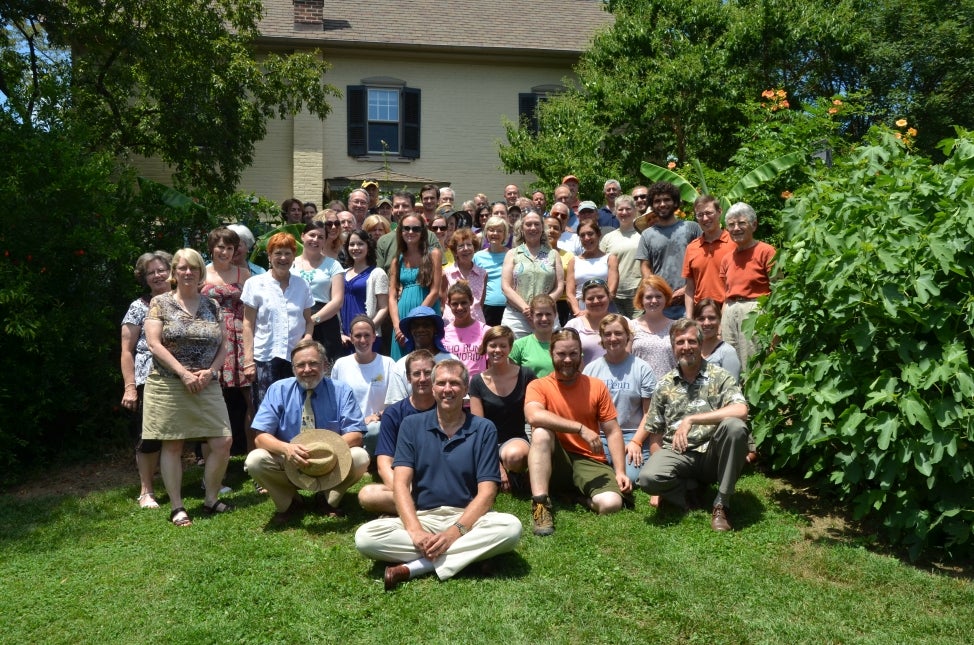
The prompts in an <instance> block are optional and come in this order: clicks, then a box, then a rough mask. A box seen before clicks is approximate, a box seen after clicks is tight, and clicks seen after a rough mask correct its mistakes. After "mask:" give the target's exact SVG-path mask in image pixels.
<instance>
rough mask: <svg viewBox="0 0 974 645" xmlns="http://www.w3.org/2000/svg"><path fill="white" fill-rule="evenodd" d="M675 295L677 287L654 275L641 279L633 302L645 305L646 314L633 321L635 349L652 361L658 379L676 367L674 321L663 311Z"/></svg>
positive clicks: (633, 345)
mask: <svg viewBox="0 0 974 645" xmlns="http://www.w3.org/2000/svg"><path fill="white" fill-rule="evenodd" d="M672 296H673V290H672V289H671V288H670V285H669V284H667V283H666V280H664V279H663V278H661V277H660V276H658V275H653V276H650V277H648V278H644V279H643V280H641V281H640V283H639V288H638V289H637V290H636V296H635V297H634V298H633V305H634V306H635V308H636V309H642V310H643V315H642V316H640V317H639V318H636V319H634V320H633V321H632V323H633V331H634V332H635V336H634V338H633V340H632V353H633V354H634V355H636V356H638V357H639V358H641V359H643V360H644V361H646V362H647V363H649V366H650V367H651V368H653V374H654V375H655V376H656V380H657V381H660V380H662V378H663V377H664V376H666V373H667V372H669V371H670V370H671V369H673V368H674V367H676V359H675V358H674V357H673V346H672V344H671V343H670V327H672V326H673V321H672V320H671V319H669V318H667V317H666V316H664V315H663V310H664V309H665V308H666V303H667V302H669V301H670V298H671V297H672Z"/></svg>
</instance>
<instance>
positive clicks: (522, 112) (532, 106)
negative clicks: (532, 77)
mask: <svg viewBox="0 0 974 645" xmlns="http://www.w3.org/2000/svg"><path fill="white" fill-rule="evenodd" d="M537 109H538V95H537V94H533V93H521V94H518V95H517V117H518V121H519V122H520V123H521V124H522V125H526V127H527V128H528V130H529V131H531V132H533V133H535V134H537V132H538V116H537V114H536V110H537Z"/></svg>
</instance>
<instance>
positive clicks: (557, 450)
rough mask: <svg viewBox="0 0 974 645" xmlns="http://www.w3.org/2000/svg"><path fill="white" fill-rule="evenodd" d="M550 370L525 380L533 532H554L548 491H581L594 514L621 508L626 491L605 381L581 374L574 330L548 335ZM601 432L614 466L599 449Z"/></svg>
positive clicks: (628, 492) (628, 487)
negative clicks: (551, 487)
mask: <svg viewBox="0 0 974 645" xmlns="http://www.w3.org/2000/svg"><path fill="white" fill-rule="evenodd" d="M550 351H551V362H552V364H553V365H554V372H552V373H551V374H549V375H548V376H545V377H544V378H540V379H537V380H534V381H532V382H531V383H529V384H528V390H527V394H526V395H525V397H524V418H525V419H526V420H527V422H528V423H529V424H530V425H531V427H532V428H533V430H532V432H531V449H530V452H528V474H529V475H530V477H531V495H532V502H531V506H532V514H533V517H534V534H535V535H551V534H552V533H554V531H555V522H554V517H553V516H552V514H551V500H550V499H549V497H548V489H549V485H550V483H551V480H552V478H554V487H555V488H556V489H560V490H562V491H566V492H567V491H571V492H573V493H577V492H581V494H582V495H583V496H584V503H585V504H586V505H587V506H588V507H589V508H591V509H592V510H593V511H595V512H597V513H599V514H600V515H606V514H608V513H615V512H616V511H618V510H620V509H621V508H622V504H623V495H626V496H627V497H628V496H630V495H631V494H632V482H630V481H629V478H628V477H627V476H626V466H625V465H626V459H625V449H624V447H623V442H622V430H621V429H620V428H619V423H618V421H617V420H616V416H617V415H616V409H615V406H614V405H612V396H611V395H610V394H609V390H608V388H607V387H606V386H605V383H603V382H602V381H600V380H599V379H597V378H592V377H590V376H586V375H584V374H582V372H581V366H582V343H581V340H579V337H578V332H577V331H575V330H574V329H563V330H561V331H557V332H555V333H554V334H552V335H551V348H550ZM600 430H601V432H602V433H604V434H605V437H606V440H607V441H608V444H609V454H610V455H611V456H612V463H613V464H615V465H614V466H609V464H608V463H607V462H606V459H605V454H604V452H603V450H602V437H601V435H600V432H599V431H600Z"/></svg>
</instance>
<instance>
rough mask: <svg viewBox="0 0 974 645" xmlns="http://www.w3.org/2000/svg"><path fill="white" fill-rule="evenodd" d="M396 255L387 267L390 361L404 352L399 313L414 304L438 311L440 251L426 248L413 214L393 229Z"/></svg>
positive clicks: (419, 222)
mask: <svg viewBox="0 0 974 645" xmlns="http://www.w3.org/2000/svg"><path fill="white" fill-rule="evenodd" d="M396 247H397V255H396V257H394V258H393V259H392V263H391V264H390V266H389V317H390V318H391V320H392V329H393V333H394V334H395V338H394V339H393V340H394V341H395V342H394V343H392V351H391V352H390V354H391V356H392V358H393V360H399V359H400V358H402V356H403V355H404V354H405V342H406V336H405V335H404V334H403V333H402V331H401V330H400V329H399V321H400V320H401V318H402V317H403V316H401V315H400V312H402V313H403V314H405V313H409V311H411V310H412V309H413V308H414V307H419V306H423V307H430V308H431V309H433V310H434V311H436V312H437V313H439V312H440V308H439V304H440V280H441V279H442V277H443V264H442V254H441V253H440V250H439V249H438V248H435V247H433V248H430V246H429V242H428V241H427V238H426V225H425V224H424V222H423V219H422V218H421V217H419V216H417V215H406V216H405V217H403V218H402V221H401V222H399V228H397V229H396Z"/></svg>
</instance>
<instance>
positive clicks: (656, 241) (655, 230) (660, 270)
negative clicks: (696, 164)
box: [636, 181, 701, 320]
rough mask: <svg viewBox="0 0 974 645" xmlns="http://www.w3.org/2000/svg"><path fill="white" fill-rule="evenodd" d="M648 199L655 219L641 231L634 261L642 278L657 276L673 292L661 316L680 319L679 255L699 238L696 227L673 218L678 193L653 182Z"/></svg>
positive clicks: (665, 184) (682, 286)
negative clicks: (635, 260)
mask: <svg viewBox="0 0 974 645" xmlns="http://www.w3.org/2000/svg"><path fill="white" fill-rule="evenodd" d="M649 199H650V205H651V206H652V207H653V213H655V214H656V216H657V220H656V223H655V224H653V225H652V226H650V227H649V228H647V229H646V230H645V231H643V232H642V235H641V236H640V238H639V246H637V247H636V259H637V260H639V261H640V271H641V273H642V276H643V277H644V278H648V277H650V276H651V275H658V276H660V277H661V278H663V279H664V280H666V283H667V284H668V285H670V287H671V288H672V289H673V296H672V298H671V299H670V302H669V303H668V305H669V306H667V307H666V309H664V310H663V314H664V315H665V316H666V317H667V318H671V319H673V320H677V319H679V318H682V317H683V315H684V313H685V310H686V307H685V304H684V293H685V285H686V279H684V277H683V256H684V254H685V253H686V250H687V245H688V244H690V242H692V241H693V240H695V239H697V238H698V237H700V233H701V230H700V225H699V224H697V223H696V222H689V221H686V220H683V219H679V218H678V217H677V216H676V211H677V208H678V207H679V206H680V190H679V189H678V188H677V187H676V186H674V185H673V184H671V183H669V182H666V181H659V182H656V183H655V184H653V185H652V186H650V187H649Z"/></svg>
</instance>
